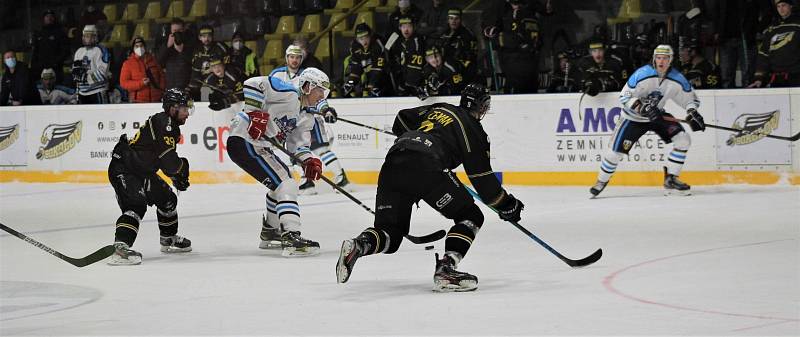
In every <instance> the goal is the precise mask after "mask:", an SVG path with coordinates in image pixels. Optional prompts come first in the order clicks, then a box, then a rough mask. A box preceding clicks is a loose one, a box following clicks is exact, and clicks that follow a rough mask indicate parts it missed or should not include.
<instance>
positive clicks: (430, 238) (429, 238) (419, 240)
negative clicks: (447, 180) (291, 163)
mask: <svg viewBox="0 0 800 337" xmlns="http://www.w3.org/2000/svg"><path fill="white" fill-rule="evenodd" d="M271 143H272V145H274V146H275V147H276V148H278V150H281V152H283V153H284V154H286V155H287V156H289V158H292V159H294V160H295V161H296V162H298V163H299V162H300V159H299V158H297V156H295V155H294V154H292V153H291V152H289V150H287V149H286V148H285V147H283V145H280V144H278V143H277V142H275V141H272V142H271ZM320 179H322V181H324V182H326V183H328V185H331V187H333V188H334V189H335V190H337V191H339V193H341V194H343V195H344V196H346V197H347V198H348V199H350V200H352V201H353V202H354V203H356V204H357V205H359V206H361V208H363V209H365V210H366V211H367V212H370V213H372V214H373V215H374V214H375V211H373V210H372V208H369V206H367V205H364V203H363V202H361V200H358V198H356V197H354V196H353V195H352V194H350V193H349V192H347V191H346V190H345V189H343V188H341V187H339V186H338V185H336V183H334V182H333V181H331V180H330V179H328V177H326V176H320ZM445 235H447V232H445V231H444V230H442V229H440V230H438V231H435V232H433V233H431V234H428V235H423V236H413V235H410V234H406V239H408V241H411V242H413V243H415V244H423V243H431V242H434V241H439V240H440V239H442V238H443V237H444V236H445Z"/></svg>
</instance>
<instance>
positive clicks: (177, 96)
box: [161, 88, 194, 113]
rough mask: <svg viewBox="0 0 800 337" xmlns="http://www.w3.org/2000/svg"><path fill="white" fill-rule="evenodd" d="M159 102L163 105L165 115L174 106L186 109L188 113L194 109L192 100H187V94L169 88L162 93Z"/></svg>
mask: <svg viewBox="0 0 800 337" xmlns="http://www.w3.org/2000/svg"><path fill="white" fill-rule="evenodd" d="M161 102H162V103H163V105H162V107H163V108H164V111H166V112H167V113H169V110H170V109H169V108H171V107H173V106H176V105H177V106H179V107H182V106H185V107H188V108H189V111H190V112H191V110H192V109H194V102H192V99H191V98H189V94H187V93H186V92H184V91H183V90H181V89H178V88H170V89H168V90H167V91H166V92H164V96H163V97H162V98H161Z"/></svg>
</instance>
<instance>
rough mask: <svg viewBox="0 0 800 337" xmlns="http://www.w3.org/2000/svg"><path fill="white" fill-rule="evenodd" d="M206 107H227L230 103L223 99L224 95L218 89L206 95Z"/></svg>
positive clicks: (220, 108)
mask: <svg viewBox="0 0 800 337" xmlns="http://www.w3.org/2000/svg"><path fill="white" fill-rule="evenodd" d="M208 101H209V103H208V108H209V109H211V110H214V111H220V110H222V109H226V108H229V107H230V106H231V105H230V104H229V103H228V100H226V99H225V95H224V94H222V93H221V92H219V91H213V92H211V94H209V95H208Z"/></svg>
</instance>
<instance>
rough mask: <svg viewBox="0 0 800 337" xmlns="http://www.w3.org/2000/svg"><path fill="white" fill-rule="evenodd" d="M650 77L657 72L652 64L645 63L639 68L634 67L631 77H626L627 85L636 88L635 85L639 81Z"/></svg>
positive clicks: (655, 75) (656, 74)
mask: <svg viewBox="0 0 800 337" xmlns="http://www.w3.org/2000/svg"><path fill="white" fill-rule="evenodd" d="M652 77H658V72H657V71H656V69H655V68H653V66H652V65H649V64H646V65H644V66H642V67H641V68H639V69H636V71H634V72H633V74H632V75H631V77H629V78H628V87H630V88H636V85H638V84H639V82H641V81H644V80H646V79H648V78H652Z"/></svg>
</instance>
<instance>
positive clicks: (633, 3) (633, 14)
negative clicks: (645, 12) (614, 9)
mask: <svg viewBox="0 0 800 337" xmlns="http://www.w3.org/2000/svg"><path fill="white" fill-rule="evenodd" d="M640 16H642V7H641V4H640V3H639V0H623V1H622V4H621V5H620V6H619V13H618V14H617V17H615V18H608V19H606V21H607V22H608V23H610V24H617V23H623V22H630V21H633V20H636V19H638V18H639V17H640Z"/></svg>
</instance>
